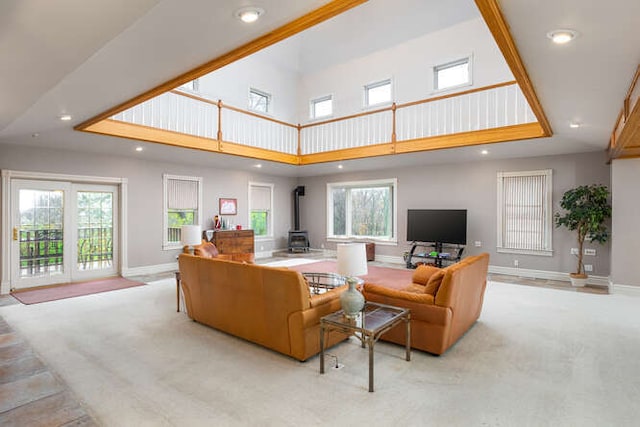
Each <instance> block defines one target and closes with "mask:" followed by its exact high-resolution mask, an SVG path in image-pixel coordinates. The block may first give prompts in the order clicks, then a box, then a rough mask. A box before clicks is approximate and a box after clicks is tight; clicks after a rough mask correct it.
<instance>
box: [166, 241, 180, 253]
mask: <svg viewBox="0 0 640 427" xmlns="http://www.w3.org/2000/svg"><path fill="white" fill-rule="evenodd" d="M182 248H183V246H182V245H181V244H180V243H171V244H164V245H162V250H163V251H174V250H176V249H182Z"/></svg>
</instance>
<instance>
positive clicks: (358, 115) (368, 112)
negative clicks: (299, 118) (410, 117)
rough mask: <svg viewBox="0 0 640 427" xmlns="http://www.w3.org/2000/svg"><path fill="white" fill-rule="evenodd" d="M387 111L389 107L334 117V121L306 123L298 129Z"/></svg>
mask: <svg viewBox="0 0 640 427" xmlns="http://www.w3.org/2000/svg"><path fill="white" fill-rule="evenodd" d="M387 111H391V106H389V107H384V108H378V109H376V110H370V111H364V112H362V113H357V114H351V115H348V116H342V117H336V118H335V119H329V120H323V121H321V122H313V123H307V124H306V125H302V126H300V127H301V128H302V129H306V128H310V127H314V126H322V125H328V124H329V123H335V122H341V121H344V120H350V119H357V118H358V117H364V116H369V115H371V114H378V113H385V112H387Z"/></svg>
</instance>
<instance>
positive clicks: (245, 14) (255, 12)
mask: <svg viewBox="0 0 640 427" xmlns="http://www.w3.org/2000/svg"><path fill="white" fill-rule="evenodd" d="M235 15H236V18H238V19H239V20H241V21H242V22H246V23H247V24H250V23H252V22H256V21H257V20H258V18H260V17H261V16H262V15H264V9H261V8H259V7H254V6H249V7H243V8H242V9H238V10H237V11H236V13H235Z"/></svg>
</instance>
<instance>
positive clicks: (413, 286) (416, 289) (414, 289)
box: [402, 283, 424, 294]
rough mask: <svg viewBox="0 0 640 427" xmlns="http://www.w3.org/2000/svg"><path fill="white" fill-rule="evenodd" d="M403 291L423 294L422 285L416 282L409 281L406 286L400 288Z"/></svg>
mask: <svg viewBox="0 0 640 427" xmlns="http://www.w3.org/2000/svg"><path fill="white" fill-rule="evenodd" d="M402 290H403V291H404V292H412V293H414V294H424V285H419V284H417V283H411V284H410V285H409V286H407V287H406V288H404V289H402Z"/></svg>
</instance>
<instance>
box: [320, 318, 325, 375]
mask: <svg viewBox="0 0 640 427" xmlns="http://www.w3.org/2000/svg"><path fill="white" fill-rule="evenodd" d="M320 373H321V374H324V325H323V324H322V323H321V324H320Z"/></svg>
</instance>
